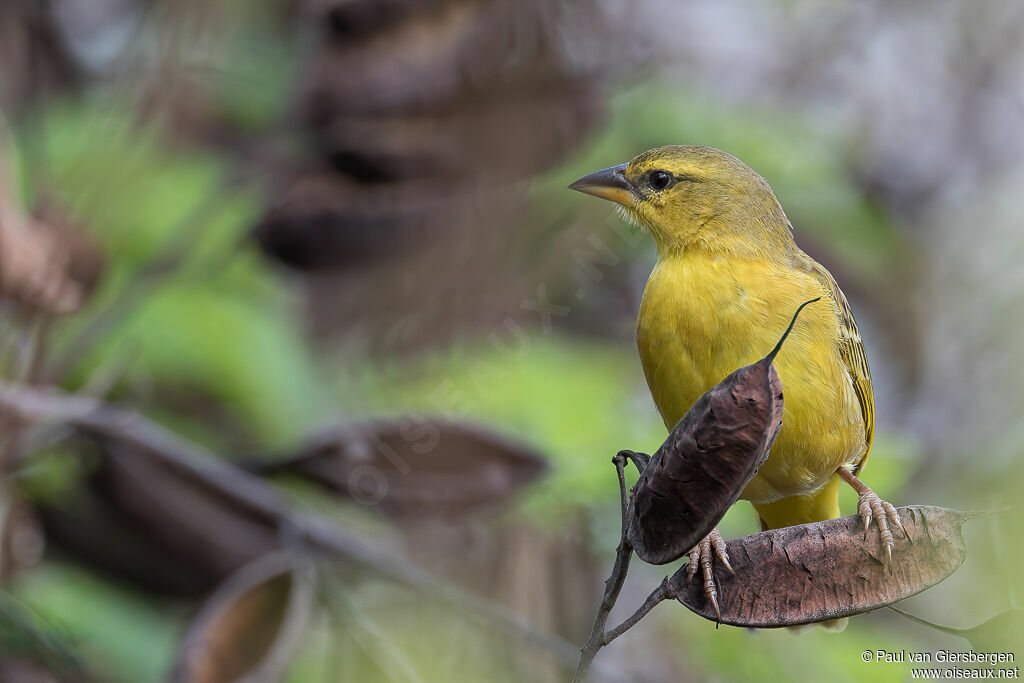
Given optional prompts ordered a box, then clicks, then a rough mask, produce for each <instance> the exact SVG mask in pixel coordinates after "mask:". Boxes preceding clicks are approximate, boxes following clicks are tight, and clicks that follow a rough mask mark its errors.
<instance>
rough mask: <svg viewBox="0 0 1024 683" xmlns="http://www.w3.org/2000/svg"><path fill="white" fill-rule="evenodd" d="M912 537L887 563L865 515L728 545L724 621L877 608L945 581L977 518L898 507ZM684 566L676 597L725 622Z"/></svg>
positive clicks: (675, 580) (718, 571)
mask: <svg viewBox="0 0 1024 683" xmlns="http://www.w3.org/2000/svg"><path fill="white" fill-rule="evenodd" d="M899 513H900V520H901V521H902V522H903V525H904V526H905V527H906V529H907V533H908V534H909V535H910V539H909V542H900V543H899V547H898V548H897V552H895V553H894V554H893V571H892V572H891V573H890V572H889V571H887V570H886V568H885V548H884V547H883V545H882V541H881V538H880V537H879V535H878V534H868V537H867V538H866V539H865V538H864V528H863V524H862V523H861V520H860V517H858V516H856V515H851V516H849V517H840V518H838V519H829V520H826V521H824V522H815V523H813V524H801V525H799V526H791V527H784V528H782V529H771V530H769V531H762V532H761V533H759V534H753V535H751V536H744V537H743V538H737V539H734V540H732V541H729V543H728V544H727V548H728V552H729V560H730V562H731V563H732V567H733V569H734V570H735V572H736V573H735V574H730V573H729V572H728V570H726V569H725V568H724V567H722V566H721V565H719V564H716V565H715V568H714V577H715V582H716V583H717V585H718V589H719V590H718V606H719V609H720V610H721V613H722V618H721V623H723V624H731V625H733V626H750V627H754V628H775V627H780V626H797V625H800V624H810V623H814V622H819V621H827V620H829V619H838V618H841V617H848V616H852V615H854V614H862V613H864V612H870V611H872V610H875V609H878V608H880V607H885V606H887V605H891V604H893V603H895V602H898V601H900V600H903V599H904V598H909V597H910V596H912V595H916V594H918V593H920V592H921V591H923V590H925V589H927V588H930V587H931V586H934V585H935V584H937V583H939V582H940V581H942V580H943V579H945V578H946V577H948V576H949V575H950V574H952V573H953V572H954V571H956V569H957V567H959V566H960V564H961V563H962V562H963V561H964V557H965V555H966V548H965V545H964V539H963V536H962V535H961V530H960V528H961V526H962V525H963V523H964V521H965V520H967V519H970V518H971V517H974V516H976V515H973V514H968V513H963V512H959V511H957V510H950V509H947V508H940V507H932V506H922V505H913V506H908V507H902V508H899ZM685 569H686V568H685V566H684V567H683V568H682V569H681V570H680V571H678V572H676V574H675V575H674V576H673V577H672V579H671V582H672V584H673V587H674V588H675V590H676V597H677V599H678V600H679V602H681V603H682V604H683V605H685V606H686V607H687V608H688V609H689V610H691V611H692V612H694V613H696V614H699V615H700V616H702V617H704V618H705V619H709V620H711V621H718V619H717V618H716V615H715V612H714V609H713V608H712V606H711V605H710V604H709V603H708V601H707V598H706V597H705V596H704V589H703V587H702V586H701V585H700V583H699V582H688V581H687V580H686V571H685Z"/></svg>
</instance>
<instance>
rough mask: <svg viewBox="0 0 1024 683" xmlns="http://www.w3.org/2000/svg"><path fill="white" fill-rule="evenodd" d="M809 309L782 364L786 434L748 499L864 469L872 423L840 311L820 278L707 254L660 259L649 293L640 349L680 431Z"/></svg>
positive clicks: (657, 396) (802, 489) (664, 408)
mask: <svg viewBox="0 0 1024 683" xmlns="http://www.w3.org/2000/svg"><path fill="white" fill-rule="evenodd" d="M817 296H822V297H823V298H822V300H821V302H820V303H817V304H812V305H811V306H809V307H807V308H806V309H805V310H804V312H803V314H801V316H800V318H799V320H798V321H797V324H796V327H795V328H794V329H793V332H792V334H791V335H790V337H789V339H788V340H787V341H786V344H785V345H784V346H783V348H782V351H781V352H780V353H779V356H778V357H777V358H776V360H775V368H776V370H777V371H778V373H779V378H780V379H781V380H782V387H783V393H784V396H785V412H784V414H783V427H782V430H781V431H780V433H779V436H778V438H777V440H776V442H775V445H774V447H773V448H772V451H771V455H770V457H769V458H768V461H767V462H766V463H765V464H764V465H763V466H762V467H761V469H760V471H759V472H758V474H757V475H756V476H755V477H754V479H753V480H751V482H750V484H748V486H747V487H746V489H745V490H744V491H743V496H742V497H743V498H744V499H746V500H750V501H752V502H755V503H768V502H772V501H775V500H779V499H781V498H785V497H788V496H792V495H796V494H802V493H809V492H812V491H815V490H816V489H818V488H820V487H821V486H823V485H824V484H825V483H826V481H828V478H829V476H830V475H832V473H834V472H835V470H836V468H837V467H840V466H842V465H851V464H854V463H856V462H859V460H860V459H861V457H862V456H863V454H864V452H865V450H866V444H865V440H864V421H863V417H862V415H861V410H860V407H859V404H858V402H857V398H856V395H855V392H854V390H853V385H852V382H851V379H850V376H849V371H848V370H847V367H846V365H845V364H844V362H843V360H842V358H841V357H840V355H839V351H838V346H837V343H836V340H837V338H838V335H839V311H838V308H837V306H836V303H835V301H834V300H833V299H832V298H831V297H830V296H827V292H826V291H825V290H824V287H823V286H822V284H821V283H820V282H819V281H818V280H816V279H815V278H814V277H813V276H811V275H809V274H808V273H806V272H803V271H801V270H799V269H796V268H790V267H787V266H785V265H780V264H776V263H769V262H766V261H763V260H761V261H754V260H746V259H739V258H730V257H726V256H721V255H714V254H708V253H704V252H700V251H693V252H686V253H682V254H673V255H670V256H669V257H667V258H663V259H661V260H659V262H658V264H657V266H656V267H655V269H654V271H653V272H652V273H651V277H650V279H649V280H648V282H647V287H646V289H645V290H644V296H643V302H642V304H641V306H640V315H639V318H638V320H637V345H638V346H639V350H640V359H641V361H642V363H643V368H644V374H645V375H646V377H647V383H648V385H649V386H650V389H651V394H652V396H653V397H654V402H655V403H656V404H657V406H658V410H659V411H660V412H661V415H662V418H663V419H664V421H665V425H666V426H667V427H668V428H669V429H671V428H672V427H673V426H674V425H675V423H676V422H678V421H679V419H680V418H682V416H683V415H684V414H686V411H687V410H689V408H690V406H691V405H692V404H693V403H694V401H696V400H697V399H698V398H699V397H700V396H701V394H703V393H704V392H705V391H707V390H708V389H710V388H711V387H713V386H714V385H715V384H717V383H718V382H719V381H721V380H722V379H723V378H724V377H726V376H727V375H728V374H729V373H731V372H732V371H734V370H736V369H737V368H739V367H742V366H744V365H747V364H749V363H753V362H755V361H756V360H758V359H760V358H762V357H763V356H764V355H765V354H766V353H768V351H770V350H771V348H772V347H773V346H774V345H775V343H776V342H777V341H778V339H779V337H780V336H781V335H782V333H783V331H784V330H785V329H786V326H787V324H788V323H789V321H790V319H791V317H792V315H793V313H794V311H796V309H797V307H798V306H799V305H800V304H801V303H803V302H804V301H807V300H809V299H813V298H815V297H817Z"/></svg>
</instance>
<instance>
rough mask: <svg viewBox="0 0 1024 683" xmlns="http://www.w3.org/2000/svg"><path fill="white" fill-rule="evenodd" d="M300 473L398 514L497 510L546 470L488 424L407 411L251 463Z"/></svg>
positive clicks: (260, 469)
mask: <svg viewBox="0 0 1024 683" xmlns="http://www.w3.org/2000/svg"><path fill="white" fill-rule="evenodd" d="M248 467H249V469H251V470H254V471H256V472H259V473H260V474H264V475H272V474H276V473H280V472H288V473H294V474H299V475H301V476H303V477H305V478H307V479H310V480H312V481H314V482H317V483H318V484H320V485H321V486H324V487H326V488H327V489H329V490H331V491H333V492H335V493H337V494H340V495H342V496H345V497H350V498H355V499H356V500H360V501H363V502H367V503H372V504H373V505H378V504H379V505H380V508H379V509H380V510H381V511H382V512H384V513H385V514H387V515H388V516H390V517H392V518H394V519H424V518H427V517H448V518H455V517H459V516H460V515H465V514H467V513H469V512H473V511H477V510H481V509H485V508H494V507H497V506H500V505H501V504H502V503H504V502H507V501H508V499H509V498H510V497H511V496H513V495H514V494H516V493H517V492H519V491H521V490H522V489H523V487H525V486H527V485H528V484H530V483H532V482H534V481H536V480H537V479H539V478H540V477H541V476H543V475H544V473H545V472H546V471H547V463H546V461H545V460H544V458H543V457H542V456H541V455H539V454H538V453H536V452H534V451H533V450H532V449H530V448H529V447H527V446H526V445H524V444H521V443H517V442H515V441H513V440H510V439H507V438H505V437H503V436H501V435H499V434H497V433H495V432H493V431H491V430H489V429H487V428H485V427H482V426H478V425H473V424H471V423H468V422H456V421H452V420H449V419H445V418H427V417H424V416H420V415H409V416H406V417H405V418H402V419H396V420H370V421H366V422H360V423H349V424H344V425H340V426H338V427H337V428H334V429H330V430H327V431H325V432H323V433H321V434H320V435H318V436H317V437H316V438H314V439H313V440H312V441H311V442H310V443H309V444H307V445H306V446H305V447H304V448H303V449H302V450H301V451H300V452H299V453H297V454H296V455H294V456H292V457H289V458H286V459H284V460H281V461H277V462H267V463H260V464H255V463H253V464H251V465H249V466H248Z"/></svg>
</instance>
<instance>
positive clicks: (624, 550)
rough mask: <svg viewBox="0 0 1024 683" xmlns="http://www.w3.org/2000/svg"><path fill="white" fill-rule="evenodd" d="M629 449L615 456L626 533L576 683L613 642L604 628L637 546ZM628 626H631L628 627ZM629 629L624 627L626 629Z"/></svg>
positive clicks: (620, 543) (614, 462)
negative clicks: (631, 535) (629, 533)
mask: <svg viewBox="0 0 1024 683" xmlns="http://www.w3.org/2000/svg"><path fill="white" fill-rule="evenodd" d="M627 457H628V455H627V454H626V452H625V451H620V452H619V453H617V454H616V455H615V457H614V458H612V463H613V464H614V465H615V472H616V474H618V476H619V499H620V503H621V506H622V533H621V535H620V537H619V547H618V548H617V549H616V550H615V564H614V566H613V567H612V573H611V576H609V577H608V580H607V581H605V582H604V598H602V600H601V605H600V606H599V607H598V609H597V618H596V619H595V620H594V628H593V629H592V630H591V632H590V638H588V639H587V644H586V645H584V646H583V649H582V650H581V651H580V663H579V665H578V666H577V667H576V675H575V676H574V677H573V681H574V683H577V682H581V681H585V680H587V675H588V674H589V672H590V666H591V664H592V663H593V661H594V657H595V656H596V655H597V651H598V650H600V649H601V648H602V647H604V646H605V645H607V644H608V643H609V642H611V641H610V640H609V639H608V638H607V634H606V633H605V631H604V628H605V625H607V623H608V616H609V615H610V614H611V611H612V608H613V607H615V601H616V600H618V598H619V593H620V592H621V591H622V585H623V584H624V583H625V582H626V573H627V572H628V571H629V560H630V558H631V557H632V556H633V546H632V545H630V543H629V541H628V540H626V529H627V528H628V526H629V493H628V491H627V489H626V474H625V471H624V470H625V466H626V458H627ZM627 628H628V627H627ZM625 630H626V629H623V631H625Z"/></svg>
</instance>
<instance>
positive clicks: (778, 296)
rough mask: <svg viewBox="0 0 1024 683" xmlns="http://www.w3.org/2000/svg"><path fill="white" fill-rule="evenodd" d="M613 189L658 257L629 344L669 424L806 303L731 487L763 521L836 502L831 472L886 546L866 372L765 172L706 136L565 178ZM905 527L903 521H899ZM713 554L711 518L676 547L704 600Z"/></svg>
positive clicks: (889, 539)
mask: <svg viewBox="0 0 1024 683" xmlns="http://www.w3.org/2000/svg"><path fill="white" fill-rule="evenodd" d="M570 187H571V188H572V189H574V190H578V191H580V192H584V193H587V194H591V195H594V196H596V197H601V198H603V199H608V200H611V201H613V202H616V203H617V204H619V206H620V207H621V211H622V213H623V215H624V216H625V217H626V219H627V220H630V221H632V222H635V223H636V224H638V225H639V226H641V227H642V228H644V229H645V230H647V231H648V232H649V233H650V234H651V236H652V237H653V238H654V241H655V243H656V244H657V249H658V261H657V264H656V265H655V267H654V270H653V272H652V273H651V276H650V278H649V279H648V281H647V287H646V288H645V290H644V295H643V301H642V302H641V304H640V314H639V317H638V319H637V328H636V335H637V346H638V347H639V350H640V358H641V361H642V364H643V368H644V374H645V375H646V377H647V384H648V386H649V387H650V390H651V394H652V395H653V397H654V402H655V404H657V406H658V410H659V411H660V412H661V416H662V418H663V419H664V421H665V426H666V427H668V428H669V429H671V428H672V427H673V426H674V425H675V424H676V422H678V421H679V419H680V418H682V417H683V415H684V414H686V411H687V410H689V408H690V406H691V405H693V403H694V401H696V400H697V399H698V398H699V397H700V396H701V395H702V394H703V393H704V392H706V391H707V390H708V389H710V388H711V387H713V386H714V385H715V384H717V383H718V382H720V381H721V380H722V379H723V378H724V377H726V376H727V375H728V374H729V373H731V372H732V371H733V370H736V369H737V368H739V367H742V366H744V365H747V364H749V363H753V362H755V361H757V360H758V359H760V358H761V357H763V356H764V354H765V352H766V351H767V350H768V349H771V348H772V347H773V346H774V345H775V343H776V342H777V341H778V338H779V335H780V334H781V333H782V331H783V330H785V329H786V326H787V324H788V323H789V321H790V319H791V317H792V316H793V311H795V310H796V309H797V307H798V306H799V305H800V304H802V303H803V302H805V301H808V300H810V299H813V298H815V297H819V296H820V297H822V301H821V302H820V303H817V304H814V305H812V306H809V307H807V308H806V309H805V310H804V312H803V314H802V315H801V316H800V318H799V320H798V322H797V324H796V327H795V328H794V330H793V332H792V334H791V335H790V337H789V339H788V340H787V342H786V344H785V345H784V346H783V348H782V351H781V352H780V353H779V356H778V358H777V359H776V360H775V368H776V370H777V371H778V373H779V378H780V379H781V380H782V386H783V391H784V392H785V412H784V415H783V426H782V430H781V431H780V432H779V435H778V438H777V440H776V441H775V445H774V446H773V447H772V450H771V454H770V455H769V457H768V460H767V462H765V464H764V465H763V466H762V467H761V469H760V470H759V471H758V472H757V474H756V476H755V477H754V478H753V479H752V480H751V481H750V483H749V484H748V485H747V487H746V488H745V489H744V490H743V493H742V496H741V497H742V498H743V499H745V500H749V501H750V502H751V503H753V505H754V508H755V510H756V511H757V514H758V516H759V518H760V521H761V526H762V528H764V529H770V528H778V527H784V526H792V525H795V524H803V523H805V522H816V521H820V520H825V519H831V518H833V517H838V516H839V482H840V480H845V481H847V482H848V483H849V484H851V485H852V486H853V488H854V489H855V490H856V491H857V493H858V494H859V502H858V513H859V514H860V516H861V518H862V519H863V521H864V530H865V533H867V530H868V528H869V525H870V523H871V520H872V518H874V519H875V520H876V521H877V524H878V527H879V530H880V533H881V536H882V542H883V544H884V547H885V549H886V552H887V554H888V558H889V561H890V562H891V559H892V550H893V547H894V539H893V534H892V532H891V531H890V526H889V525H890V523H891V524H892V525H893V526H894V527H896V528H897V529H900V530H901V531H903V527H902V525H901V523H900V521H899V515H898V514H897V513H896V510H895V508H894V507H893V506H892V505H890V504H889V503H888V502H886V501H883V500H881V499H880V498H879V497H878V496H877V495H875V493H874V492H873V491H871V489H869V488H868V487H867V486H866V485H864V484H863V483H862V482H861V481H860V480H859V479H857V477H856V475H857V474H858V473H859V472H860V468H861V467H863V465H864V462H865V460H867V457H868V453H869V452H870V450H871V441H872V435H873V433H874V425H875V409H874V397H873V393H872V388H871V372H870V370H869V369H868V361H867V357H866V355H865V352H864V344H863V343H862V341H861V337H860V333H859V331H858V330H857V323H856V322H855V321H854V319H853V313H852V312H851V310H850V305H849V304H848V303H847V301H846V297H845V296H844V295H843V293H842V291H841V290H840V289H839V286H838V285H837V284H836V281H835V280H834V279H833V278H832V276H831V275H830V274H829V272H828V271H827V270H825V268H823V267H822V266H821V265H820V264H818V263H816V262H815V261H814V260H813V259H812V258H811V257H809V256H808V255H807V254H805V253H804V252H803V251H801V250H800V248H799V247H797V245H796V243H795V242H794V241H793V227H792V225H791V224H790V222H789V219H787V218H786V214H785V213H784V212H783V210H782V206H781V205H780V204H779V202H778V200H777V199H776V198H775V195H774V194H773V193H772V190H771V188H770V187H769V186H768V183H767V182H766V181H765V180H764V178H762V177H761V176H760V175H758V174H757V173H755V172H754V171H753V170H752V169H751V168H750V167H748V166H747V165H746V164H744V163H743V162H742V161H740V160H739V159H737V158H735V157H733V156H731V155H729V154H726V153H725V152H722V151H720V150H717V149H713V148H710V147H696V146H670V147H660V148H658V149H652V150H650V151H648V152H644V153H643V154H640V155H639V156H637V157H636V158H634V159H633V160H632V161H630V162H629V163H628V164H622V165H620V166H614V167H612V168H608V169H604V170H602V171H598V172H596V173H592V174H591V175H588V176H586V177H583V178H580V179H579V180H577V181H576V182H575V183H573V184H572V185H570ZM904 533H905V532H904ZM713 555H715V556H717V557H718V559H719V560H720V561H721V562H723V563H724V564H725V566H726V567H728V566H729V559H728V555H727V554H726V552H725V543H724V542H723V540H722V537H721V535H719V533H718V531H717V530H715V531H712V532H711V534H709V535H708V537H707V538H705V539H704V540H703V541H701V542H700V544H699V545H698V546H697V547H696V548H694V549H693V550H692V551H691V552H690V569H689V571H690V573H691V576H692V575H693V574H694V573H696V571H697V569H698V568H701V569H702V570H703V574H704V579H705V592H706V593H707V594H708V598H709V600H711V602H712V603H713V604H715V605H716V606H717V601H716V597H717V594H716V592H715V589H714V582H713V581H711V580H710V578H711V574H710V573H711V567H712V562H713V559H712V557H713Z"/></svg>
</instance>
